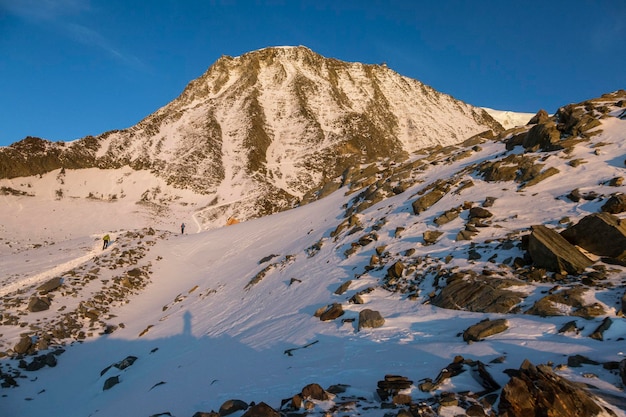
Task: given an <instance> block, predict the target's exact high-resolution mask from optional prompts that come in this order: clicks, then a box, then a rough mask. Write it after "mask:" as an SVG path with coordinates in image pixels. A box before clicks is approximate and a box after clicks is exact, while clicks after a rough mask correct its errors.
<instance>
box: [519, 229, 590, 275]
mask: <svg viewBox="0 0 626 417" xmlns="http://www.w3.org/2000/svg"><path fill="white" fill-rule="evenodd" d="M531 229H532V233H531V234H530V237H529V239H528V253H529V255H530V257H531V258H532V260H533V263H534V264H535V266H537V267H539V268H546V269H547V270H549V271H554V272H558V273H569V274H580V273H581V272H583V271H584V270H585V268H587V267H588V266H591V265H592V264H593V261H592V260H591V259H589V258H587V257H586V256H585V255H583V254H582V253H581V252H580V251H579V250H578V249H576V247H575V246H574V245H572V244H571V243H569V242H568V241H567V240H565V238H564V237H563V236H561V235H560V234H558V233H557V232H555V231H554V230H552V229H548V228H547V227H546V226H543V225H536V226H532V228H531Z"/></svg>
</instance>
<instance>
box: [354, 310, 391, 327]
mask: <svg viewBox="0 0 626 417" xmlns="http://www.w3.org/2000/svg"><path fill="white" fill-rule="evenodd" d="M384 324H385V319H384V318H383V316H381V315H380V312H378V311H374V310H370V309H369V308H366V309H365V310H361V312H360V313H359V330H361V329H363V328H365V327H370V328H376V327H381V326H382V325H384Z"/></svg>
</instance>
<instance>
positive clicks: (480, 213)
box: [469, 207, 493, 219]
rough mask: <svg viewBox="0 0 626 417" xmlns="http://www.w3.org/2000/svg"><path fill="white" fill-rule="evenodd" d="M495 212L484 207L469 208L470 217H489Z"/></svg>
mask: <svg viewBox="0 0 626 417" xmlns="http://www.w3.org/2000/svg"><path fill="white" fill-rule="evenodd" d="M492 216H493V214H492V213H491V212H490V211H489V210H487V209H486V208H483V207H472V208H471V209H470V210H469V218H470V219H487V218H489V217H492Z"/></svg>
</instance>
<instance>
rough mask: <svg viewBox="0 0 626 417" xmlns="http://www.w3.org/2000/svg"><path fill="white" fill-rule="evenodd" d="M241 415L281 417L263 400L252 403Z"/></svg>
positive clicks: (245, 416) (248, 416)
mask: <svg viewBox="0 0 626 417" xmlns="http://www.w3.org/2000/svg"><path fill="white" fill-rule="evenodd" d="M242 417H281V415H280V413H279V412H278V411H276V410H274V409H273V408H272V407H270V406H269V405H267V404H266V403H264V402H260V403H258V404H255V405H253V406H252V407H250V408H249V409H248V411H246V412H245V413H243V415H242Z"/></svg>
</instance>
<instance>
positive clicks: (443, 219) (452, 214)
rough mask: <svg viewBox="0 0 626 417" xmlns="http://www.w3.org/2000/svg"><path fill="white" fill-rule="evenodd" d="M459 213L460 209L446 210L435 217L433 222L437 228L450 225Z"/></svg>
mask: <svg viewBox="0 0 626 417" xmlns="http://www.w3.org/2000/svg"><path fill="white" fill-rule="evenodd" d="M460 213H461V209H460V208H453V209H450V210H446V211H444V212H443V213H442V214H441V215H440V216H438V217H436V218H435V219H434V220H433V221H434V223H435V224H436V225H437V226H443V225H444V224H447V223H450V222H451V221H452V220H454V219H456V218H457V217H459V214H460Z"/></svg>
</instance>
